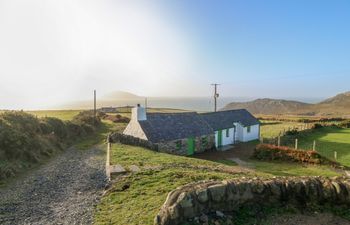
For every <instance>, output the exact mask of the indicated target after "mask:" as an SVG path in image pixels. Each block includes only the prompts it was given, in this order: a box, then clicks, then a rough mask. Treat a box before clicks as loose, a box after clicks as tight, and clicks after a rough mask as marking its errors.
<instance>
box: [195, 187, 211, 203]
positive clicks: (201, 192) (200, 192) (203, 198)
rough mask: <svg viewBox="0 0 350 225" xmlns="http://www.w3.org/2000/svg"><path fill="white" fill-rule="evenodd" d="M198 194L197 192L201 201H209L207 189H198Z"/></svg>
mask: <svg viewBox="0 0 350 225" xmlns="http://www.w3.org/2000/svg"><path fill="white" fill-rule="evenodd" d="M196 194H197V198H198V201H199V202H200V203H206V202H208V199H209V197H208V192H207V190H206V189H200V190H197V191H196Z"/></svg>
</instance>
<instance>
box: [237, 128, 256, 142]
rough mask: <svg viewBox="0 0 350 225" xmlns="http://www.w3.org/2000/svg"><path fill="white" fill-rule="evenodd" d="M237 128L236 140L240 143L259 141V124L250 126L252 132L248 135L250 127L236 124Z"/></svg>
mask: <svg viewBox="0 0 350 225" xmlns="http://www.w3.org/2000/svg"><path fill="white" fill-rule="evenodd" d="M235 126H236V140H237V141H240V142H248V141H252V140H257V139H259V135H260V134H259V132H260V131H259V127H260V125H259V124H256V125H252V126H250V132H249V133H248V127H244V126H242V125H241V124H240V123H235Z"/></svg>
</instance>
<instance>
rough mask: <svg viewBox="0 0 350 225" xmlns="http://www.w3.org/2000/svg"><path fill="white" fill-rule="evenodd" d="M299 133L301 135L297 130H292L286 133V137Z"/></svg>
mask: <svg viewBox="0 0 350 225" xmlns="http://www.w3.org/2000/svg"><path fill="white" fill-rule="evenodd" d="M298 133H299V131H298V130H297V129H292V130H288V131H286V135H297V134H298Z"/></svg>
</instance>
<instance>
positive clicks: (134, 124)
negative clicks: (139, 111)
mask: <svg viewBox="0 0 350 225" xmlns="http://www.w3.org/2000/svg"><path fill="white" fill-rule="evenodd" d="M123 134H126V135H130V136H134V137H137V138H140V139H144V140H147V137H146V134H145V133H144V132H143V130H142V127H141V125H140V123H139V122H138V121H137V120H130V122H129V124H128V126H126V128H125V130H124V131H123Z"/></svg>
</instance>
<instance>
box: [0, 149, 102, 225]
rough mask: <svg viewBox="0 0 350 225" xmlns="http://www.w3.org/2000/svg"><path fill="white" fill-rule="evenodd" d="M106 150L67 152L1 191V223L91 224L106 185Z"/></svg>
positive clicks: (69, 150) (71, 150) (73, 150)
mask: <svg viewBox="0 0 350 225" xmlns="http://www.w3.org/2000/svg"><path fill="white" fill-rule="evenodd" d="M104 163H105V162H104V151H103V150H101V149H99V148H92V149H89V150H84V151H81V150H76V149H73V148H70V149H68V150H67V151H66V152H64V153H63V154H62V155H60V156H58V157H57V158H54V159H52V160H51V161H50V162H48V163H47V164H45V165H43V166H41V167H40V168H39V169H36V170H35V171H32V172H30V173H29V174H28V175H25V178H21V179H17V181H16V182H13V183H11V184H9V185H8V186H7V187H5V188H2V189H0V196H1V197H0V224H91V223H92V216H93V210H94V206H95V205H96V203H97V202H98V200H99V198H100V196H101V194H102V191H103V189H104V187H105V184H106V177H105V172H104Z"/></svg>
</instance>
